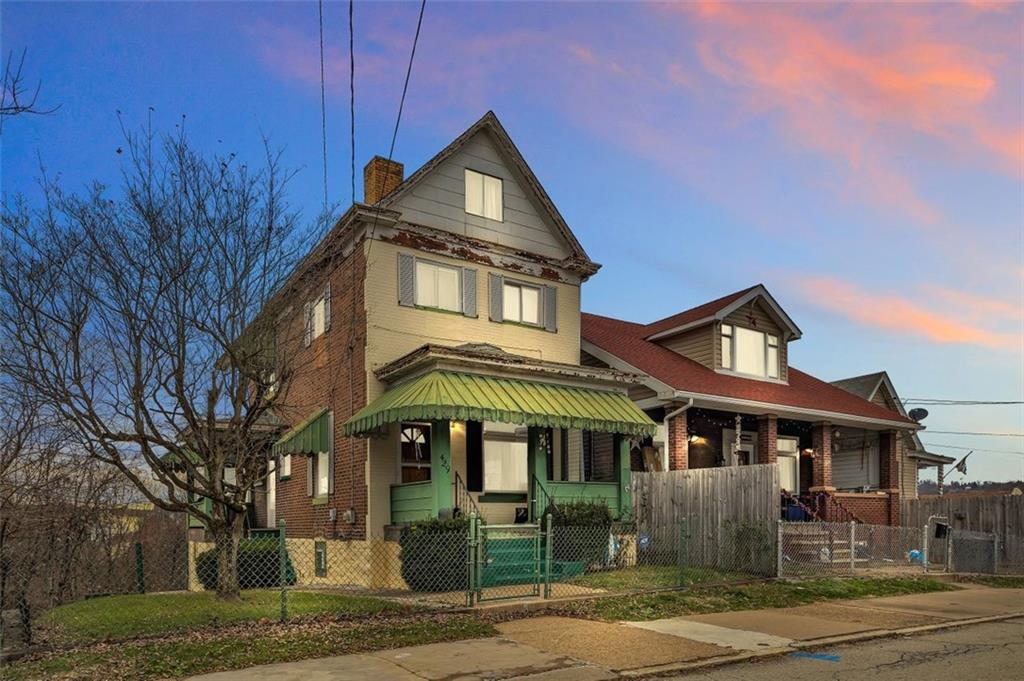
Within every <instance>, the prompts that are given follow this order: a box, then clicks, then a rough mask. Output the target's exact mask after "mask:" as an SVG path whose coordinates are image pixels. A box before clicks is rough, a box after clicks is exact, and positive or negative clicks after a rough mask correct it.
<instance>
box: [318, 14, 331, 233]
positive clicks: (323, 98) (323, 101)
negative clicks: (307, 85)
mask: <svg viewBox="0 0 1024 681" xmlns="http://www.w3.org/2000/svg"><path fill="white" fill-rule="evenodd" d="M317 10H318V14H319V19H320V139H321V140H322V143H323V157H324V217H325V218H326V217H327V205H328V202H329V198H328V192H327V86H326V80H327V79H326V77H325V75H324V0H319V1H318V2H317Z"/></svg>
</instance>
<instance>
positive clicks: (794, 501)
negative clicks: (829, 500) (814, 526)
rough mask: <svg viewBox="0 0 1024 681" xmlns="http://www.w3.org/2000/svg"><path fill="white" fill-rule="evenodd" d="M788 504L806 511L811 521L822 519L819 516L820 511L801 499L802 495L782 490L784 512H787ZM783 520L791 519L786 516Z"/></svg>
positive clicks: (805, 513)
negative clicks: (798, 495)
mask: <svg viewBox="0 0 1024 681" xmlns="http://www.w3.org/2000/svg"><path fill="white" fill-rule="evenodd" d="M787 506H796V507H797V508H799V509H800V510H801V511H803V512H804V515H805V516H807V520H809V521H810V520H821V518H820V517H819V516H818V512H817V511H816V510H814V509H813V508H811V506H809V505H808V504H805V503H804V502H803V501H801V499H800V497H797V496H796V495H794V494H792V493H791V492H788V491H787V490H782V511H783V513H785V510H786V507H787ZM783 520H789V518H785V517H784V518H783Z"/></svg>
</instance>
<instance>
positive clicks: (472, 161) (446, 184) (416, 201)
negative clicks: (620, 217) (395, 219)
mask: <svg viewBox="0 0 1024 681" xmlns="http://www.w3.org/2000/svg"><path fill="white" fill-rule="evenodd" d="M466 168H469V169H470V170H475V171H477V172H480V173H485V174H487V175H492V176H494V177H498V178H501V180H502V187H503V205H504V215H503V217H504V219H503V220H502V221H498V220H490V219H488V218H485V217H481V216H479V215H470V214H469V213H467V212H466V193H465V170H466ZM394 208H396V209H398V210H400V211H402V217H403V219H405V220H407V221H408V222H412V223H416V224H421V225H426V226H428V227H434V228H435V229H443V230H446V231H449V232H454V233H456V234H463V235H466V236H469V237H473V238H476V239H481V240H483V241H490V242H492V243H497V244H501V245H503V246H509V247H511V248H517V249H522V250H525V251H529V252H531V253H537V254H539V255H545V256H550V257H556V258H564V257H566V256H568V255H569V249H568V246H567V245H566V244H565V243H564V241H563V240H562V238H561V236H560V235H559V234H558V232H557V230H556V229H555V228H554V226H553V225H551V224H549V221H548V220H547V219H546V218H545V217H543V216H542V212H541V211H540V210H539V209H538V207H537V206H536V205H534V202H533V200H532V198H530V197H529V195H528V193H527V191H525V190H524V188H523V186H522V185H520V183H519V181H518V178H517V177H516V175H515V174H514V173H513V172H512V171H511V170H510V169H509V168H508V167H506V165H505V162H504V160H503V159H502V158H501V155H500V154H499V152H498V150H497V149H496V148H495V146H494V144H493V143H492V141H491V138H490V136H489V135H488V134H487V133H486V132H480V133H477V135H476V137H474V138H473V139H471V140H469V142H467V143H466V145H465V146H463V147H462V149H460V150H459V151H457V152H456V153H455V154H453V155H452V156H451V157H450V158H448V160H446V161H445V162H444V163H442V164H441V165H440V166H438V167H437V168H435V169H434V170H433V171H432V172H430V173H428V174H427V175H426V176H425V177H424V178H423V179H422V180H421V181H420V182H419V183H418V184H417V185H416V186H415V187H413V188H412V189H411V190H410V192H409V193H408V194H406V195H405V196H403V197H402V198H401V199H399V200H398V201H397V202H396V204H395V206H394Z"/></svg>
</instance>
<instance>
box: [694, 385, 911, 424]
mask: <svg viewBox="0 0 1024 681" xmlns="http://www.w3.org/2000/svg"><path fill="white" fill-rule="evenodd" d="M674 396H675V397H677V398H680V399H687V398H688V399H690V400H691V401H692V400H693V399H695V398H696V399H701V400H707V401H709V402H719V403H722V404H729V405H736V406H741V407H750V408H755V409H770V410H773V413H779V412H788V413H791V414H805V415H810V416H818V417H820V418H821V420H823V421H835V420H839V421H852V422H854V423H870V424H873V425H877V426H890V427H892V428H898V429H902V430H911V431H917V430H924V426H922V425H921V424H920V423H914V422H913V421H911V422H906V421H891V420H888V419H876V418H872V417H870V416H857V415H855V414H844V413H842V412H838V411H823V410H820V409H808V408H806V407H796V406H791V405H785V404H775V403H772V402H758V401H757V400H744V399H738V398H735V397H726V396H725V395H709V394H705V393H694V392H686V391H682V390H676V391H675V395H674ZM779 415H780V416H781V414H779Z"/></svg>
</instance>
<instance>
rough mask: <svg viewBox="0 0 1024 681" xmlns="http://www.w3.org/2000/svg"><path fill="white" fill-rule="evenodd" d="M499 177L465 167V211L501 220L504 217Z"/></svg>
mask: <svg viewBox="0 0 1024 681" xmlns="http://www.w3.org/2000/svg"><path fill="white" fill-rule="evenodd" d="M502 203H503V202H502V188H501V178H498V177H492V176H490V175H484V174H483V173H478V172H476V171H475V170H470V169H469V168H466V212H467V213H469V214H470V215H479V216H480V217H484V218H489V219H491V220H497V221H499V222H501V221H502V220H503V219H504V217H503V216H504V206H503V205H502Z"/></svg>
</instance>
